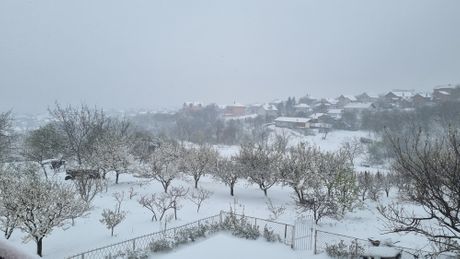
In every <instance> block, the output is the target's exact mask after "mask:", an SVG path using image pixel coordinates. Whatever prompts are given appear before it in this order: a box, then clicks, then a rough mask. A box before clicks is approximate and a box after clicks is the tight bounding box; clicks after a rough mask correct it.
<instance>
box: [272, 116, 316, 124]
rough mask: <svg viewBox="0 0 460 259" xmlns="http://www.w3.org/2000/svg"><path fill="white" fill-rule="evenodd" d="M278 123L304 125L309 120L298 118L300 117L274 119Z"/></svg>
mask: <svg viewBox="0 0 460 259" xmlns="http://www.w3.org/2000/svg"><path fill="white" fill-rule="evenodd" d="M275 121H278V122H301V123H306V122H309V121H310V119H309V118H300V117H278V118H276V119H275Z"/></svg>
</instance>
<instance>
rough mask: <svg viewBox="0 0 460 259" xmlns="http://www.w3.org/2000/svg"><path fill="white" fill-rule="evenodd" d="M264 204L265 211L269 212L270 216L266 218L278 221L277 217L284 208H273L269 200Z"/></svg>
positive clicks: (282, 212) (281, 206) (281, 213)
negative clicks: (265, 205) (265, 206)
mask: <svg viewBox="0 0 460 259" xmlns="http://www.w3.org/2000/svg"><path fill="white" fill-rule="evenodd" d="M265 204H267V209H268V211H269V212H270V215H269V216H268V219H269V220H272V221H276V220H278V219H279V217H280V216H281V215H283V214H284V212H285V211H286V207H285V206H283V205H280V206H275V205H274V204H273V202H272V200H271V199H267V201H266V202H265Z"/></svg>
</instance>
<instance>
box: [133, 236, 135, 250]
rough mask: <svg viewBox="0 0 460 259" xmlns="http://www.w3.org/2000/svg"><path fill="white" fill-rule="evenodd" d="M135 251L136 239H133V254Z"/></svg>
mask: <svg viewBox="0 0 460 259" xmlns="http://www.w3.org/2000/svg"><path fill="white" fill-rule="evenodd" d="M135 251H136V239H135V238H134V239H133V252H135Z"/></svg>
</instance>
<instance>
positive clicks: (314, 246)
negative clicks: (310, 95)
mask: <svg viewBox="0 0 460 259" xmlns="http://www.w3.org/2000/svg"><path fill="white" fill-rule="evenodd" d="M317 239H318V230H317V229H315V243H314V244H313V254H317V253H318V251H317V247H316V242H317Z"/></svg>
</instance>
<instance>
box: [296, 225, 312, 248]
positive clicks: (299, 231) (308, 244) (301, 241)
mask: <svg viewBox="0 0 460 259" xmlns="http://www.w3.org/2000/svg"><path fill="white" fill-rule="evenodd" d="M314 226H315V224H313V221H312V220H308V219H303V220H296V222H295V227H294V242H293V243H294V250H312V249H313V235H314V232H315V227H314Z"/></svg>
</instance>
